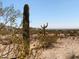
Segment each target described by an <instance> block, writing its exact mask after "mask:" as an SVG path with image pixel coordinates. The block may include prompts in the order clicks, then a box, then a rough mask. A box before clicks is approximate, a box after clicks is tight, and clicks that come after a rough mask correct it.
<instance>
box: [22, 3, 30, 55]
mask: <svg viewBox="0 0 79 59" xmlns="http://www.w3.org/2000/svg"><path fill="white" fill-rule="evenodd" d="M23 39H24V44H25V54H26V55H29V48H30V44H29V42H30V41H29V6H28V4H25V5H24V11H23Z"/></svg>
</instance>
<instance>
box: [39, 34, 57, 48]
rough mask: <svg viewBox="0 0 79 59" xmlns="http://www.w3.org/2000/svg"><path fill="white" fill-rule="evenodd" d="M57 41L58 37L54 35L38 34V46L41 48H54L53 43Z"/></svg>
mask: <svg viewBox="0 0 79 59" xmlns="http://www.w3.org/2000/svg"><path fill="white" fill-rule="evenodd" d="M57 39H58V37H57V36H56V35H54V36H49V35H48V34H46V35H45V36H44V35H43V34H38V41H39V45H40V46H41V47H42V48H49V47H52V46H54V45H53V43H56V42H57Z"/></svg>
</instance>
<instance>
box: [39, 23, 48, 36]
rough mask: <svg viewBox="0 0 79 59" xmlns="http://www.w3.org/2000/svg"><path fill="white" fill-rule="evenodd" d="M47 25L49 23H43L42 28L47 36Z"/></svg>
mask: <svg viewBox="0 0 79 59" xmlns="http://www.w3.org/2000/svg"><path fill="white" fill-rule="evenodd" d="M47 26H48V23H47V24H46V25H45V24H44V25H43V26H42V25H41V28H42V29H43V34H44V36H45V34H46V28H47Z"/></svg>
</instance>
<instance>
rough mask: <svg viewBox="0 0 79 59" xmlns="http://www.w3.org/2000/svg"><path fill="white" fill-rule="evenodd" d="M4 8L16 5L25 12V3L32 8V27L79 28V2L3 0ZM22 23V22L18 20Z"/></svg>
mask: <svg viewBox="0 0 79 59" xmlns="http://www.w3.org/2000/svg"><path fill="white" fill-rule="evenodd" d="M2 2H3V4H4V6H9V5H12V4H14V6H15V8H16V9H20V10H21V12H22V10H23V6H24V4H25V3H28V4H29V6H30V26H32V27H40V25H41V24H44V23H47V22H48V24H49V26H48V28H79V0H2ZM18 23H20V20H18Z"/></svg>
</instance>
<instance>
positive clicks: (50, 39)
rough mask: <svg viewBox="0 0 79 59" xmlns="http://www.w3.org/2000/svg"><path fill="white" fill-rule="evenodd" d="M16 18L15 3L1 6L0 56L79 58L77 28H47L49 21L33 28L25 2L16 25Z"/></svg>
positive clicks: (7, 58)
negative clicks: (19, 22) (20, 19)
mask: <svg viewBox="0 0 79 59" xmlns="http://www.w3.org/2000/svg"><path fill="white" fill-rule="evenodd" d="M18 17H22V13H21V12H20V11H19V10H15V9H14V6H9V7H5V8H3V7H1V8H0V20H2V22H0V47H1V48H0V59H79V51H78V50H79V47H78V45H79V29H69V30H68V29H58V30H57V29H47V27H48V25H49V24H48V23H46V24H44V25H41V28H32V27H30V26H29V25H30V22H29V5H28V4H25V5H24V9H23V21H22V23H21V24H20V25H19V26H17V23H16V18H18ZM77 52H78V53H77ZM64 55H65V56H64Z"/></svg>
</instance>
